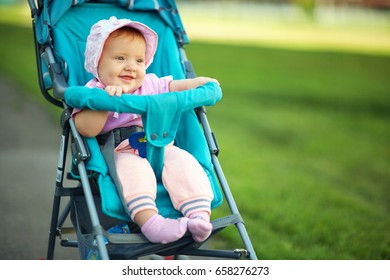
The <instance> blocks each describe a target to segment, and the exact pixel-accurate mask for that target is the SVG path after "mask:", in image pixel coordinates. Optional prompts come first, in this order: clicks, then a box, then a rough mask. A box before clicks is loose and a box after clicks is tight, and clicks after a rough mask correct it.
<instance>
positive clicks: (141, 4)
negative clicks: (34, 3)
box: [35, 0, 188, 44]
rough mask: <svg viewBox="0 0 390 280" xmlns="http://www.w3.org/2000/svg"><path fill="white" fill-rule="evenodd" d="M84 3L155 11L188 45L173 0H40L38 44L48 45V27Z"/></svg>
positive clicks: (37, 24)
mask: <svg viewBox="0 0 390 280" xmlns="http://www.w3.org/2000/svg"><path fill="white" fill-rule="evenodd" d="M85 2H105V3H113V4H117V5H120V6H122V7H123V8H124V9H127V10H130V11H156V12H157V13H158V14H159V15H160V16H161V17H162V19H163V20H164V22H165V23H166V24H167V25H168V26H169V27H170V28H171V29H172V30H173V31H174V33H175V35H176V40H177V41H178V42H181V43H182V44H188V37H187V35H186V32H185V30H184V27H183V24H182V21H181V19H180V15H179V13H178V11H177V6H176V2H175V1H173V0H100V1H86V0H61V1H51V0H40V1H38V6H39V10H40V11H41V14H40V15H39V17H35V19H36V29H37V32H36V34H37V40H38V42H39V43H40V44H46V43H49V41H50V33H49V31H50V27H51V26H52V25H55V24H56V23H57V22H58V21H59V20H60V18H61V17H62V16H63V15H64V14H65V13H66V12H67V11H68V10H69V9H70V8H72V7H73V6H77V5H81V4H83V3H85Z"/></svg>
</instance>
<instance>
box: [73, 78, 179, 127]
mask: <svg viewBox="0 0 390 280" xmlns="http://www.w3.org/2000/svg"><path fill="white" fill-rule="evenodd" d="M172 79H173V78H172V76H166V77H162V78H159V77H157V76H156V75H155V74H146V75H145V80H144V83H143V84H142V86H140V87H139V88H138V89H137V90H136V91H135V92H134V93H131V94H135V95H152V94H160V93H165V92H169V83H170V82H171V81H172ZM85 86H87V87H90V88H94V87H98V88H102V89H104V85H103V84H102V83H100V82H99V81H98V80H97V79H92V80H90V81H89V82H88V83H87V84H86V85H85ZM80 111H82V110H81V109H78V108H74V110H73V113H72V117H74V115H75V114H76V113H78V112H80ZM132 125H137V126H143V125H142V118H141V116H140V115H137V114H130V113H121V114H118V113H116V112H108V117H107V121H106V123H105V125H104V127H103V129H102V131H101V132H100V133H99V134H104V133H106V132H108V131H110V130H113V129H114V128H118V127H129V126H132Z"/></svg>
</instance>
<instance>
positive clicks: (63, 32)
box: [29, 0, 256, 259]
mask: <svg viewBox="0 0 390 280" xmlns="http://www.w3.org/2000/svg"><path fill="white" fill-rule="evenodd" d="M102 2H108V3H102ZM127 2H128V1H96V3H93V1H91V2H90V1H85V3H84V1H77V4H74V1H71V0H68V1H48V0H44V1H38V6H35V3H34V1H29V3H30V7H31V8H32V16H33V24H34V26H33V27H34V34H35V46H36V53H37V65H38V76H39V83H40V87H41V91H42V94H43V95H44V97H45V98H46V99H47V100H48V101H50V102H51V103H53V104H54V105H56V106H59V107H62V108H63V114H62V116H61V124H62V128H63V133H62V141H61V143H60V151H61V153H60V160H59V166H58V172H57V174H58V176H57V182H56V194H55V197H54V207H53V215H52V222H51V229H50V236H49V248H48V256H47V258H48V259H52V258H53V257H54V244H55V238H56V236H58V235H59V232H61V230H60V228H61V227H62V225H63V223H64V221H65V219H66V218H67V216H68V214H69V213H70V214H71V219H72V223H73V224H74V228H75V230H76V233H77V240H76V241H64V242H62V245H63V246H69V247H79V248H81V249H82V250H80V256H81V258H84V257H85V256H86V254H84V253H82V251H83V250H84V251H85V250H87V251H88V250H89V251H91V250H95V251H96V252H98V255H99V258H102V259H122V258H123V259H133V258H138V257H140V256H144V255H148V254H160V255H164V256H166V255H177V254H186V253H188V254H189V255H197V251H199V252H200V254H199V255H202V256H203V255H206V256H210V257H213V256H215V257H229V258H239V257H242V256H245V257H248V258H252V259H255V258H256V256H255V253H254V251H253V248H252V245H251V244H250V240H249V237H248V236H247V233H246V230H245V227H244V225H243V221H242V218H241V216H240V214H239V212H238V210H237V209H236V206H235V204H234V200H233V198H232V195H231V193H230V191H229V190H228V186H227V183H226V182H225V179H224V177H223V173H222V170H221V169H220V167H219V163H218V162H217V161H216V160H217V159H216V158H217V154H218V147H217V146H216V143H215V140H214V136H213V134H212V133H211V131H210V128H209V126H208V122H207V119H206V117H205V110H204V106H212V105H214V104H215V103H216V102H217V101H218V100H219V99H220V98H221V97H222V92H221V89H220V88H219V86H217V85H216V84H215V83H208V84H205V85H204V86H201V87H198V88H196V89H191V90H187V91H185V92H184V93H183V92H170V93H166V94H161V95H151V96H132V95H122V96H121V97H120V98H115V99H113V98H108V96H107V94H105V92H104V91H103V90H101V89H90V88H86V87H84V85H85V84H86V82H87V81H88V80H90V79H91V78H92V76H91V74H89V73H87V72H86V71H85V70H84V66H83V65H84V49H85V41H86V38H87V35H88V33H89V30H90V28H91V26H92V25H93V24H94V23H96V22H97V21H99V20H100V19H104V18H106V19H107V18H109V17H110V16H112V15H115V16H116V17H117V18H130V19H131V20H134V21H139V22H142V23H144V24H146V25H148V26H149V27H151V28H152V29H153V30H154V31H155V32H156V33H157V34H158V36H159V44H158V48H157V51H156V54H155V58H154V61H153V63H152V64H151V65H150V67H149V68H148V69H147V71H148V72H151V73H155V74H156V75H157V76H160V77H162V76H167V75H172V76H173V77H174V79H182V78H186V77H191V76H194V75H195V74H194V72H193V70H192V67H191V65H190V63H189V61H188V60H186V57H185V53H184V48H183V46H184V44H186V43H188V38H187V37H186V34H185V31H184V28H183V25H182V23H181V20H180V17H179V15H178V13H177V8H176V4H175V3H174V1H131V2H130V3H131V4H127ZM72 108H90V109H95V110H108V111H116V112H119V113H121V112H127V113H136V114H140V115H141V116H142V120H143V123H144V128H145V134H146V137H147V139H148V141H147V148H146V149H147V159H148V161H149V162H150V164H151V165H152V167H153V169H154V171H155V174H156V177H157V179H158V189H157V200H156V204H157V207H158V209H159V212H160V214H161V215H163V216H165V217H171V218H177V217H179V216H181V213H180V212H178V211H176V210H175V209H174V208H173V206H172V203H171V201H170V198H169V195H168V193H167V191H166V190H165V188H164V186H163V184H162V182H161V172H162V167H163V162H162V159H163V154H164V146H166V145H167V144H168V143H170V142H171V141H174V143H175V145H177V146H178V147H180V148H182V149H185V150H186V151H188V152H190V153H191V154H192V155H193V156H194V157H195V158H196V159H197V160H198V161H199V163H200V164H201V165H202V167H203V169H204V171H205V172H206V174H207V176H208V177H209V180H210V183H211V185H212V189H213V193H214V200H213V201H212V209H214V208H215V207H218V206H219V205H221V203H222V202H223V193H222V192H221V186H222V189H223V190H224V195H225V196H226V197H227V200H228V203H229V205H230V206H231V207H232V208H233V209H232V214H231V215H229V216H227V217H223V218H221V219H217V220H216V221H213V228H214V229H213V234H212V236H213V235H214V234H216V233H217V232H218V231H219V230H222V229H223V228H224V227H226V226H228V225H230V224H234V225H236V227H237V228H238V230H239V232H240V234H241V236H243V242H244V245H245V246H246V248H245V249H243V250H232V251H226V252H225V251H224V252H220V251H219V250H216V251H215V252H213V250H201V249H198V248H199V247H200V246H201V245H202V244H196V242H195V241H194V240H192V238H191V236H189V235H186V236H185V237H184V238H183V239H181V240H179V241H177V242H173V244H152V243H149V242H148V241H147V240H146V239H145V238H144V237H143V236H142V234H140V233H139V231H137V229H136V227H133V226H134V225H133V224H132V221H131V219H130V218H129V216H128V214H127V211H126V210H125V208H124V206H123V204H122V201H121V198H120V195H119V193H118V191H117V187H116V184H115V180H114V178H113V177H112V176H111V175H110V173H109V166H108V165H109V164H110V163H109V162H107V160H106V159H105V158H104V157H103V154H102V152H101V150H100V147H99V145H98V143H97V140H96V138H84V137H82V136H80V134H79V133H78V132H77V130H76V128H75V125H74V122H73V120H72V119H71V117H70V113H71V111H72ZM152 136H153V137H152ZM68 146H70V147H71V151H72V160H71V164H70V165H71V172H70V173H69V174H68V177H69V178H71V179H74V180H76V181H77V182H79V184H78V185H77V186H76V187H74V188H67V187H64V186H63V180H64V170H65V166H66V151H67V149H68ZM215 165H217V166H215ZM221 178H222V182H221ZM226 190H227V192H226ZM63 196H70V197H71V199H70V202H69V204H68V206H67V207H66V208H65V210H64V213H62V215H61V216H60V217H59V204H60V200H61V197H63ZM86 220H88V221H86ZM123 223H125V224H128V225H131V228H132V230H131V232H134V233H132V234H117V233H110V232H109V231H107V229H108V228H109V227H112V226H115V225H118V224H123ZM133 229H134V230H133ZM84 251H83V252H84Z"/></svg>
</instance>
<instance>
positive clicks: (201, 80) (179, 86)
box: [169, 77, 219, 91]
mask: <svg viewBox="0 0 390 280" xmlns="http://www.w3.org/2000/svg"><path fill="white" fill-rule="evenodd" d="M208 82H214V83H217V84H219V83H218V81H217V80H216V79H213V78H208V77H197V78H193V79H184V80H173V81H171V82H170V83H169V91H182V90H187V89H190V88H196V87H198V86H201V85H204V84H205V83H208Z"/></svg>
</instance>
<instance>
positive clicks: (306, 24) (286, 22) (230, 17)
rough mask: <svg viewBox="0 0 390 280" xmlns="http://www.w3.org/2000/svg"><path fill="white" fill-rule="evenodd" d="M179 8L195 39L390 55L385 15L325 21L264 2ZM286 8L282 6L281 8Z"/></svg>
mask: <svg viewBox="0 0 390 280" xmlns="http://www.w3.org/2000/svg"><path fill="white" fill-rule="evenodd" d="M215 5H216V4H215ZM180 8H181V14H182V19H183V22H184V26H185V28H186V30H187V33H188V35H189V38H190V39H193V40H202V41H213V42H224V43H227V44H237V45H240V44H246V45H258V46H273V47H275V46H276V47H280V48H294V49H303V50H338V51H354V52H362V53H376V54H386V55H390V21H389V20H386V18H385V19H382V20H381V19H378V24H374V23H371V24H368V23H366V22H363V23H361V24H357V23H356V21H351V23H350V24H342V23H340V24H323V23H321V22H313V21H310V20H307V19H305V18H304V17H302V16H296V15H295V16H290V18H289V17H288V15H289V14H288V13H287V14H286V16H285V18H283V17H282V18H280V17H278V18H275V17H272V16H270V15H267V14H266V12H267V9H266V7H263V9H262V8H261V6H250V7H249V8H245V5H242V7H241V8H240V6H238V5H236V6H234V7H232V8H230V9H226V10H224V9H222V8H221V7H220V6H219V5H216V6H211V7H208V8H207V9H205V8H204V6H201V5H198V6H197V5H193V4H189V3H185V2H183V3H180V4H179V9H180ZM252 8H253V9H254V10H255V11H251V10H250V9H252ZM237 9H238V11H237ZM283 9H284V8H283V6H281V8H280V10H283ZM274 10H276V8H275V9H274ZM256 12H257V13H258V15H257V16H255V15H254V13H256ZM271 12H275V11H271ZM279 13H281V14H283V12H280V11H279ZM373 18H374V17H373ZM323 21H324V20H323Z"/></svg>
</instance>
